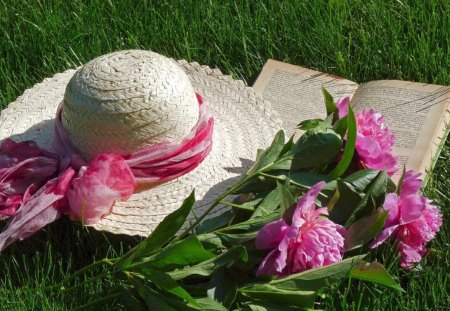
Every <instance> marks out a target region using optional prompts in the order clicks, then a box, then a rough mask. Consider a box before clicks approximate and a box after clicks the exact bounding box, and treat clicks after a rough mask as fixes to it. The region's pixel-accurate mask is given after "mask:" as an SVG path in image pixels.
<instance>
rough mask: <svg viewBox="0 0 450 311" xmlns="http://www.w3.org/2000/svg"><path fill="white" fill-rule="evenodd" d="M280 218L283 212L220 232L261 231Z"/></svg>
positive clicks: (248, 221)
mask: <svg viewBox="0 0 450 311" xmlns="http://www.w3.org/2000/svg"><path fill="white" fill-rule="evenodd" d="M280 217H281V210H278V211H273V212H271V213H270V214H267V215H264V216H259V217H255V218H251V219H249V220H246V221H243V222H240V223H237V224H235V225H231V226H228V227H225V228H222V229H220V230H219V232H221V233H223V232H230V231H237V230H243V231H245V232H253V231H259V229H261V228H262V227H263V226H264V225H266V224H267V223H269V222H272V221H274V220H276V219H279V218H280Z"/></svg>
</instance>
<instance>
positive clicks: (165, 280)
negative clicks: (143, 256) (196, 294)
mask: <svg viewBox="0 0 450 311" xmlns="http://www.w3.org/2000/svg"><path fill="white" fill-rule="evenodd" d="M138 273H140V274H141V275H143V276H144V277H145V279H146V280H148V281H151V282H153V283H154V284H155V285H156V286H158V287H159V288H161V289H163V290H166V291H167V292H169V293H171V294H173V295H175V296H177V297H179V298H181V299H182V300H183V301H185V302H186V303H188V305H189V306H190V307H194V308H195V309H198V310H200V306H199V304H198V303H197V301H196V300H195V299H194V298H192V297H191V295H189V293H188V292H187V291H186V290H185V289H184V288H182V287H181V286H180V285H178V283H177V282H176V281H175V280H174V279H173V278H172V277H170V276H169V274H167V273H164V272H162V271H160V270H158V269H153V268H150V267H146V268H143V269H139V270H138Z"/></svg>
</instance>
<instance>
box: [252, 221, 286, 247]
mask: <svg viewBox="0 0 450 311" xmlns="http://www.w3.org/2000/svg"><path fill="white" fill-rule="evenodd" d="M288 228H289V226H288V225H287V224H286V222H285V221H284V220H283V219H280V220H277V221H272V222H270V223H268V224H266V225H265V226H264V227H262V229H261V230H260V231H259V232H258V235H257V236H256V240H255V245H256V248H258V249H271V248H275V247H277V245H278V244H279V243H280V242H281V240H283V238H284V236H285V233H286V230H287V229H288Z"/></svg>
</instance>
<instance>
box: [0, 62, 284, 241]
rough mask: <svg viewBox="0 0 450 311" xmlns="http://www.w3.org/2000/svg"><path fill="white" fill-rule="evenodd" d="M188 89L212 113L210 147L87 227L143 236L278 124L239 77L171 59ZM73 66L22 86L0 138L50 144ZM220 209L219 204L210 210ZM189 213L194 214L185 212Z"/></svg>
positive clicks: (218, 179) (2, 120)
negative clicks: (193, 164) (193, 163)
mask: <svg viewBox="0 0 450 311" xmlns="http://www.w3.org/2000/svg"><path fill="white" fill-rule="evenodd" d="M177 64H178V66H179V67H180V68H181V69H182V70H184V71H185V72H186V74H187V75H188V77H189V80H190V81H191V83H192V86H193V88H194V90H195V91H196V92H198V93H200V94H201V95H202V97H203V98H204V100H205V102H206V103H207V105H208V108H209V110H210V111H211V113H212V114H213V116H214V119H215V127H214V135H213V148H212V150H211V153H210V154H209V155H208V157H207V158H206V159H205V160H204V161H203V162H202V163H201V164H200V166H199V167H198V168H197V169H195V170H194V171H192V172H190V173H188V174H186V175H184V176H182V177H180V178H177V179H175V180H173V181H170V182H167V183H165V184H162V185H159V186H157V187H155V188H152V189H149V190H146V191H142V192H139V193H135V194H133V195H132V197H131V198H130V199H129V200H128V201H126V202H117V203H116V204H115V205H114V207H113V212H112V213H111V214H110V215H108V216H106V217H105V218H103V219H102V220H101V221H100V222H98V223H97V224H95V225H94V226H93V227H94V228H96V229H98V230H104V231H108V232H112V233H117V234H128V235H140V236H148V235H149V234H150V233H151V232H152V231H153V230H154V229H155V227H156V226H157V225H158V224H159V223H160V222H161V221H162V220H163V219H164V217H165V216H167V215H168V214H169V213H170V212H172V211H174V210H175V209H177V208H178V207H179V206H180V204H181V202H182V201H183V199H184V198H186V197H187V196H188V195H189V193H190V192H191V191H192V190H193V189H194V188H195V193H196V199H197V202H196V205H195V209H194V211H195V214H196V215H200V214H201V213H202V212H204V211H205V209H206V208H207V206H208V204H209V203H210V202H212V201H213V200H214V199H215V198H217V196H219V195H220V194H221V193H222V192H223V191H224V190H225V189H226V188H228V187H229V186H231V185H233V184H234V183H235V182H236V181H237V180H238V178H239V176H240V175H242V174H243V173H245V172H246V171H247V170H248V169H249V167H250V166H251V164H252V163H253V161H254V159H255V156H256V150H257V149H258V148H266V147H267V146H268V145H269V144H270V143H271V141H272V138H273V136H274V134H275V133H276V131H278V130H279V129H280V128H281V121H280V119H279V117H278V115H277V114H276V113H275V112H274V111H272V110H271V107H270V104H269V103H268V102H267V101H264V100H263V99H262V98H261V97H260V96H259V95H257V94H255V92H254V91H253V89H252V88H249V87H246V86H245V85H244V83H243V82H242V81H239V80H233V79H232V78H231V77H230V76H227V75H223V74H222V73H221V72H220V71H219V70H217V69H211V68H209V67H207V66H201V65H199V64H198V63H187V62H186V61H184V60H181V61H178V62H177ZM74 73H75V70H67V71H65V72H63V73H59V74H56V75H55V76H54V77H52V78H47V79H45V80H44V81H43V82H42V83H39V84H36V85H35V86H34V87H33V88H31V89H28V90H26V91H25V92H24V94H23V95H22V96H20V97H19V98H17V100H16V101H15V102H13V103H11V104H9V106H8V107H7V108H6V109H4V110H3V111H2V113H1V116H0V139H4V138H7V137H11V138H13V139H14V140H15V141H23V140H34V141H36V142H37V143H38V145H39V146H41V147H43V148H46V149H48V150H52V141H53V137H54V129H53V126H54V116H55V113H56V109H57V106H58V105H59V103H60V102H61V100H63V97H64V92H65V89H66V86H67V84H68V82H69V80H70V79H71V78H72V76H73V75H74ZM224 209H226V207H223V206H219V207H217V208H216V209H215V210H214V212H213V213H212V214H211V216H213V215H217V214H218V213H221V212H223V211H224ZM191 217H195V216H194V215H191Z"/></svg>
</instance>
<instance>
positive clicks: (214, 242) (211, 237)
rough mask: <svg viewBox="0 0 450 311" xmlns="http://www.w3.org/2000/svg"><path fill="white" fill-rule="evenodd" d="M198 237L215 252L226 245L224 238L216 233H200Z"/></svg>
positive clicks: (206, 246) (207, 247)
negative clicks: (223, 241)
mask: <svg viewBox="0 0 450 311" xmlns="http://www.w3.org/2000/svg"><path fill="white" fill-rule="evenodd" d="M197 238H198V240H199V241H200V242H201V243H202V244H203V246H204V247H205V248H206V249H209V250H213V251H214V252H217V251H219V250H223V249H224V248H225V246H223V243H222V240H221V239H220V237H219V236H218V235H217V234H215V233H204V234H200V235H198V236H197Z"/></svg>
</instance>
